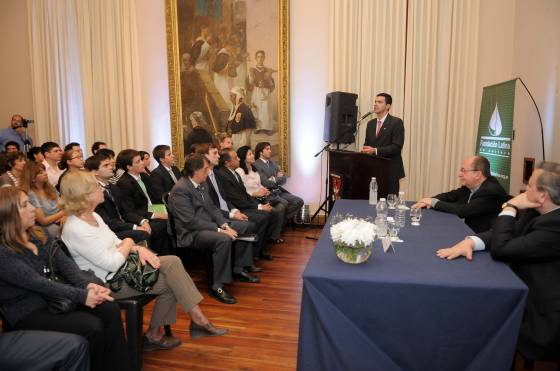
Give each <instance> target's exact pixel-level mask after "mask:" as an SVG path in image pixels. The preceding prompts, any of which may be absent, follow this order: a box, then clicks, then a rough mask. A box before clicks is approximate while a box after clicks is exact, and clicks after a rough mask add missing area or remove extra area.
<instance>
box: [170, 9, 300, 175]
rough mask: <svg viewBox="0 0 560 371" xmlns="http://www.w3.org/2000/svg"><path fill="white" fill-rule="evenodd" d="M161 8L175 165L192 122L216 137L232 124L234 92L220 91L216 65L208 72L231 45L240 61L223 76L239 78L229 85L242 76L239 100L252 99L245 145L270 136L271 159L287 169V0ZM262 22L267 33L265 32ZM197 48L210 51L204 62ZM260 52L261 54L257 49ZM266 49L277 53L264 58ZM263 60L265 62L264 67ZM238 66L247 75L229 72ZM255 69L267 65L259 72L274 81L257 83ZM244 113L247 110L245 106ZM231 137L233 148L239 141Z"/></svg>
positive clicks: (207, 52) (182, 154)
mask: <svg viewBox="0 0 560 371" xmlns="http://www.w3.org/2000/svg"><path fill="white" fill-rule="evenodd" d="M270 4H274V5H276V6H270ZM274 11H276V12H277V13H274ZM165 13H166V14H165V18H166V34H167V56H168V74H169V102H170V106H171V107H170V108H171V139H172V146H173V152H174V153H175V156H176V158H177V159H178V164H179V165H180V166H182V165H183V164H184V158H185V139H187V140H189V138H188V137H189V135H190V133H191V132H192V131H193V130H194V129H193V128H195V127H199V129H200V128H206V129H207V132H208V133H210V134H211V135H212V136H213V137H214V141H216V135H217V134H219V133H223V132H226V131H230V128H231V126H230V124H228V123H227V122H232V117H234V118H233V120H237V119H238V116H235V112H234V113H233V114H232V112H231V110H232V107H233V106H234V104H235V103H234V102H235V99H234V100H233V101H232V100H231V99H233V98H231V96H230V97H226V95H227V92H228V90H227V89H224V85H223V84H221V81H218V80H217V79H218V76H217V75H218V72H213V70H214V71H215V70H216V69H217V68H218V67H215V66H217V65H219V63H218V61H219V58H220V57H222V56H223V55H224V54H222V55H221V56H220V53H222V52H223V53H227V50H228V45H237V47H236V49H235V51H234V52H232V53H231V55H233V56H235V59H236V60H237V61H241V63H240V65H237V66H236V67H234V68H229V69H228V71H230V70H233V71H234V72H233V74H234V75H236V76H235V77H227V78H228V79H230V82H231V81H236V82H238V83H237V85H236V86H235V87H238V86H241V85H242V84H243V81H245V86H243V90H242V92H243V93H244V94H245V95H244V96H245V99H244V100H246V101H247V102H249V101H250V104H249V103H248V104H249V106H250V108H251V112H252V114H253V117H254V121H255V123H256V127H255V129H254V130H253V131H251V134H250V144H249V140H247V142H245V144H247V145H250V146H251V147H252V148H253V149H254V147H255V145H256V143H257V142H262V141H266V142H270V143H271V145H272V150H273V159H275V160H276V161H278V163H279V165H280V167H281V169H282V170H283V171H284V172H285V173H289V153H290V152H289V138H290V136H289V127H290V125H289V117H290V111H289V108H290V107H289V102H290V94H289V93H290V84H289V76H290V70H289V60H290V55H289V41H290V35H289V0H265V1H263V0H166V1H165ZM243 15H245V19H243ZM217 19H219V20H221V22H218V21H217ZM270 20H277V22H276V23H277V24H276V25H273V24H271V23H273V22H270ZM243 27H244V28H243ZM271 27H274V29H272V30H271ZM203 28H204V29H205V30H204V31H203V30H202V29H203ZM267 28H268V31H272V32H266V31H267ZM243 31H244V32H245V33H244V34H243ZM203 32H205V34H204V35H203ZM212 32H214V35H213V34H212ZM274 34H276V35H277V48H274V42H269V41H270V38H271V37H273V36H270V35H274ZM197 35H198V36H199V37H198V38H197ZM206 35H208V36H206ZM203 36H204V37H203ZM233 36H236V40H235V41H236V42H235V43H234V42H233V41H231V40H234V38H233ZM267 38H268V40H267ZM198 40H203V41H201V43H202V46H200V45H196V44H197V41H198ZM206 40H207V41H206ZM224 40H228V41H224ZM204 43H206V44H204ZM199 44H200V43H199ZM222 46H223V48H222ZM201 49H204V50H205V52H202V51H201ZM203 53H204V56H207V55H208V56H209V57H207V58H208V59H209V60H210V61H209V62H208V61H207V62H206V63H207V64H206V65H204V63H203V61H202V62H201V59H202V58H201V55H202V54H203ZM258 53H262V54H261V55H260V56H259V55H258ZM265 53H266V54H265ZM265 55H271V56H276V58H272V57H271V58H268V59H266V60H265ZM259 57H260V59H261V61H260V64H259ZM230 59H234V58H233V57H230ZM262 60H265V61H266V63H267V67H264V65H263V62H262ZM271 60H272V61H276V65H274V64H273V63H270V61H271ZM199 62H200V63H199ZM238 63H239V62H238ZM199 64H200V65H199ZM243 65H244V66H243ZM251 65H252V67H251ZM228 66H229V65H228ZM259 68H260V69H259ZM243 69H244V70H245V71H244V72H245V73H246V75H247V77H246V79H245V80H243V76H240V75H242V73H237V74H236V73H235V71H241V72H243ZM225 70H226V69H225V68H224V71H225ZM257 70H258V71H262V70H265V71H270V72H269V73H268V75H266V73H267V72H265V76H268V77H267V78H268V80H267V81H270V80H272V81H273V82H272V87H270V84H268V85H266V84H265V85H263V84H262V82H261V83H255V81H258V80H255V78H254V76H255V75H256V73H255V71H257ZM229 76H232V74H229ZM271 76H272V77H271ZM251 81H253V82H252V83H251ZM260 81H263V80H262V79H261V80H260ZM226 86H227V85H226ZM267 86H268V87H267ZM195 87H196V88H195ZM218 87H220V88H221V89H218ZM230 87H231V84H230ZM257 92H259V93H260V95H258V96H257ZM199 93H200V94H199ZM263 96H264V97H265V98H262V97H263ZM193 97H196V98H193ZM228 100H229V101H228ZM197 102H198V103H197ZM247 116H251V115H250V114H249V113H247ZM237 122H239V121H237ZM205 125H206V126H205ZM189 130H190V131H189ZM197 130H198V129H197ZM238 138H239V137H238ZM235 139H236V138H235V137H234V147H235V148H237V147H238V145H237V143H235ZM243 139H244V137H243ZM241 142H242V141H241ZM188 143H190V141H189V142H188ZM188 143H187V145H188Z"/></svg>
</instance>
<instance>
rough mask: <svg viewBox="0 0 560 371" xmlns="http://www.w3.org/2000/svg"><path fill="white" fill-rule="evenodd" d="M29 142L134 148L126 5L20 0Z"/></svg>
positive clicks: (130, 12)
mask: <svg viewBox="0 0 560 371" xmlns="http://www.w3.org/2000/svg"><path fill="white" fill-rule="evenodd" d="M28 8H29V18H30V22H29V24H30V35H31V40H30V43H31V51H32V52H31V54H32V66H33V67H32V81H33V94H34V105H35V112H36V118H37V122H38V125H37V127H38V133H37V136H38V138H37V143H40V142H43V141H46V140H56V141H58V142H59V143H61V144H63V143H68V142H70V141H76V142H79V143H81V144H82V145H85V146H86V148H89V146H90V145H91V144H92V143H93V142H94V141H96V140H102V141H106V142H108V143H109V145H110V146H111V147H113V148H116V149H119V148H127V147H132V148H135V147H137V146H140V145H141V144H142V140H141V139H142V130H141V129H140V128H142V103H141V99H140V97H141V89H140V80H139V60H138V53H137V40H136V18H135V14H136V12H135V5H134V0H88V1H80V0H28Z"/></svg>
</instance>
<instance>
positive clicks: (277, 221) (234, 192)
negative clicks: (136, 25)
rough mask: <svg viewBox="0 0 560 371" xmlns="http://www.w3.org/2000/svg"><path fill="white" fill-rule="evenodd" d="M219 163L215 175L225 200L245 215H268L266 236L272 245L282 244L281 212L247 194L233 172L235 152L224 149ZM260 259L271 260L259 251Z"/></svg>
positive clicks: (240, 180) (241, 182) (236, 165)
mask: <svg viewBox="0 0 560 371" xmlns="http://www.w3.org/2000/svg"><path fill="white" fill-rule="evenodd" d="M219 161H220V162H219V164H220V166H219V168H218V170H217V171H215V174H216V175H217V178H218V181H219V183H220V184H221V185H222V189H223V190H224V193H225V195H226V199H227V200H229V201H230V202H231V203H232V204H233V205H234V206H235V207H236V208H238V209H240V210H241V211H243V212H244V213H245V214H247V215H252V214H259V213H262V211H265V212H267V213H270V214H271V215H270V217H269V221H268V230H267V233H266V235H267V236H268V238H269V241H270V242H272V243H282V242H284V241H283V240H282V239H281V238H280V236H281V234H282V227H283V225H284V220H283V218H281V217H279V215H281V211H275V209H274V208H272V206H271V205H270V204H269V203H266V204H259V203H258V202H257V200H255V199H254V198H253V197H251V196H250V195H249V194H248V193H247V189H246V188H245V185H244V184H243V180H242V179H241V177H240V176H239V174H237V173H236V172H235V169H237V168H238V167H239V156H237V152H235V150H233V149H231V148H230V149H225V150H223V151H222V152H221V153H220V159H219ZM261 258H263V259H272V257H271V256H270V255H267V254H264V251H261Z"/></svg>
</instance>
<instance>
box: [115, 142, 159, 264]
mask: <svg viewBox="0 0 560 371" xmlns="http://www.w3.org/2000/svg"><path fill="white" fill-rule="evenodd" d="M117 167H118V168H120V169H122V170H123V171H124V173H123V174H122V176H121V177H120V179H119V181H118V182H117V187H118V189H119V194H120V196H119V200H117V202H118V205H117V206H118V208H119V210H121V211H122V216H123V218H124V220H125V221H127V222H129V223H134V224H136V225H146V224H145V223H146V222H147V223H148V224H147V225H149V227H150V233H151V234H150V246H151V247H152V248H153V249H154V250H155V251H157V252H158V253H159V254H161V255H167V254H169V246H170V241H169V236H168V234H167V213H165V212H154V211H153V205H154V204H161V202H153V201H152V199H151V197H150V187H151V184H150V177H149V176H148V175H146V173H144V164H143V162H142V160H141V158H140V153H139V152H138V151H136V150H134V149H125V150H122V151H121V152H120V153H119V154H118V156H117Z"/></svg>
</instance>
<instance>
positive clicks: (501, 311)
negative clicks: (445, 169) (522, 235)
mask: <svg viewBox="0 0 560 371" xmlns="http://www.w3.org/2000/svg"><path fill="white" fill-rule="evenodd" d="M337 213H338V214H345V213H351V214H353V215H355V216H359V217H365V216H374V215H375V210H374V207H372V206H369V205H368V204H367V201H362V200H339V201H337V202H336V204H335V207H334V209H333V212H332V213H331V216H332V215H334V214H337ZM329 226H330V225H329V224H328V223H327V226H326V227H325V228H324V229H323V232H322V234H321V237H320V239H319V241H318V242H317V245H316V247H315V250H314V252H313V254H312V256H311V258H310V260H309V263H308V264H307V267H306V269H305V271H304V273H303V294H302V305H301V317H300V337H299V349H298V369H299V370H383V371H390V370H430V371H433V370H442V371H456V370H492V371H496V370H509V369H510V366H511V362H512V360H513V354H514V351H515V346H516V341H517V334H518V331H519V326H520V323H521V318H522V314H523V309H524V307H525V300H526V296H527V292H528V290H527V287H526V286H525V285H524V284H523V282H522V281H521V280H520V279H519V278H517V276H516V275H515V274H514V273H513V272H512V271H511V270H510V269H509V267H508V266H507V265H505V264H503V263H499V262H495V261H493V260H492V259H491V257H490V254H488V253H487V252H478V253H475V256H474V258H473V261H472V262H468V261H467V260H466V259H457V260H453V261H447V260H443V259H440V258H438V257H437V256H436V255H435V253H436V251H437V250H438V249H439V248H443V247H450V246H452V245H454V244H455V243H457V242H458V241H460V240H462V239H463V238H464V237H465V236H467V235H471V234H472V231H471V230H470V228H469V227H468V226H467V225H465V224H464V223H463V222H462V221H461V220H460V219H459V218H457V217H456V216H454V215H451V214H445V213H442V212H438V211H433V210H423V217H422V219H421V226H420V227H414V226H411V225H410V217H409V213H407V225H406V227H405V228H403V229H401V231H400V232H399V236H400V237H401V239H403V240H404V242H403V243H394V246H395V249H396V253H383V250H382V248H381V245H380V242H379V241H377V242H376V245H375V247H374V251H373V254H372V256H371V257H370V259H369V260H368V261H367V262H365V263H363V264H358V265H351V264H346V263H344V262H342V261H340V260H339V259H338V258H337V257H336V254H335V251H334V245H333V243H332V241H331V239H330V232H329Z"/></svg>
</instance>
